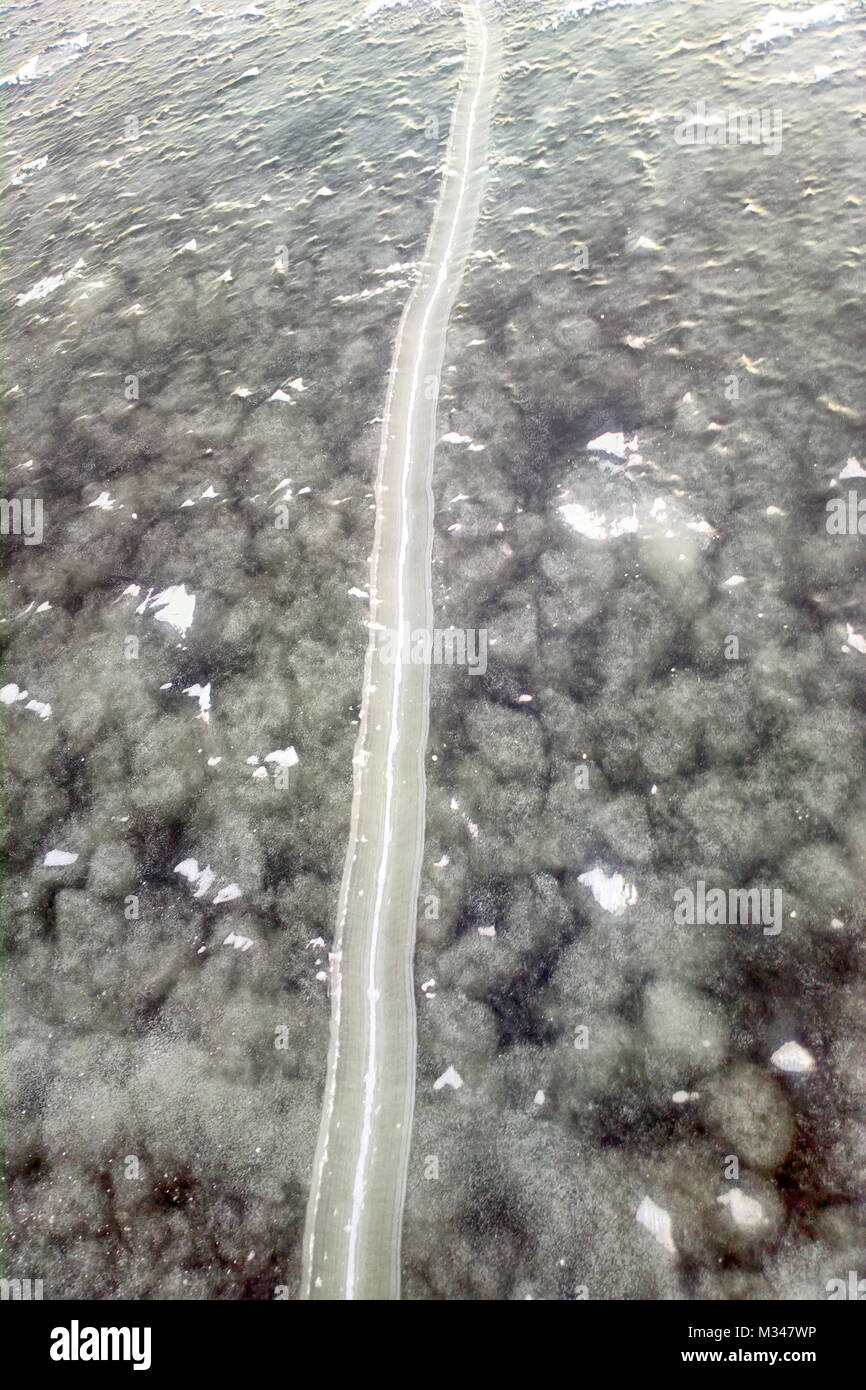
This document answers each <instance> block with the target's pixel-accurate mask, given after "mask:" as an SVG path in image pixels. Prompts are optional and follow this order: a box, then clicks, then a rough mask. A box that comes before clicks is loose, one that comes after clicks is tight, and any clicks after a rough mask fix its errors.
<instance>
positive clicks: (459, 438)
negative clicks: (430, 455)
mask: <svg viewBox="0 0 866 1390" xmlns="http://www.w3.org/2000/svg"><path fill="white" fill-rule="evenodd" d="M439 443H440V444H471V443H472V436H471V434H457V433H456V432H455V431H454V430H450V431H449V433H448V434H443V436H442V438H441V439H440V440H439Z"/></svg>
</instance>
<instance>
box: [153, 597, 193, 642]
mask: <svg viewBox="0 0 866 1390" xmlns="http://www.w3.org/2000/svg"><path fill="white" fill-rule="evenodd" d="M142 606H143V607H149V608H155V609H158V610H159V612H158V613H157V614H156V621H157V622H158V623H168V624H169V625H170V626H171V627H173V628H175V629H176V631H177V632H180V633H182V634H183V636H184V637H185V636H186V634H187V631H188V630H189V628H190V627H191V626H192V618H193V613H194V612H195V594H190V593H187V588H186V585H185V584H171V585H169V587H168V588H167V589H163V591H162V593H161V594H156V596H155V597H154V598H152V599H149V600H146V601H145V604H144V605H142Z"/></svg>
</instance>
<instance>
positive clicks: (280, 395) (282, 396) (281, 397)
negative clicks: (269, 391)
mask: <svg viewBox="0 0 866 1390" xmlns="http://www.w3.org/2000/svg"><path fill="white" fill-rule="evenodd" d="M268 400H269V401H287V402H288V404H289V405H294V404H295V402H294V401H293V400H292V398H291V396H287V395H286V393H285V391H284V390H283V388H282V387H281V386H278V387H277V389H276V391H275V392H274V394H273V395H272V396H268Z"/></svg>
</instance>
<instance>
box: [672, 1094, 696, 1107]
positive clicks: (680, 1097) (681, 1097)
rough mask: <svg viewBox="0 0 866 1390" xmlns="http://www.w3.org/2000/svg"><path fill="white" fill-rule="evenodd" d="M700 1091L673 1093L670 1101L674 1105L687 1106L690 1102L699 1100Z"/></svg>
mask: <svg viewBox="0 0 866 1390" xmlns="http://www.w3.org/2000/svg"><path fill="white" fill-rule="evenodd" d="M700 1098H701V1093H700V1091H674V1093H673V1095H672V1096H671V1100H672V1101H673V1103H674V1105H688V1103H689V1101H690V1100H700Z"/></svg>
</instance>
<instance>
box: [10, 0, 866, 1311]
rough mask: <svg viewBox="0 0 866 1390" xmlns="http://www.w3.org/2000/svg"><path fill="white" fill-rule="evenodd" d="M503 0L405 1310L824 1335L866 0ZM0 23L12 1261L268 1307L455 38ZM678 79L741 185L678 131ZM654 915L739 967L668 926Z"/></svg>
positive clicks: (311, 1107)
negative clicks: (759, 918) (544, 1307)
mask: <svg viewBox="0 0 866 1390" xmlns="http://www.w3.org/2000/svg"><path fill="white" fill-rule="evenodd" d="M497 8H498V12H499V20H500V24H501V27H502V31H503V40H504V49H505V51H504V56H503V75H502V80H501V84H500V91H499V93H498V97H497V106H496V111H495V114H494V124H493V129H492V133H491V140H490V177H489V181H488V185H487V192H486V195H485V202H484V205H483V209H482V216H481V220H480V222H479V227H478V231H477V234H476V237H475V249H474V252H473V255H472V257H471V259H470V262H469V268H468V271H467V274H466V276H465V278H464V282H463V285H462V288H461V291H460V294H459V296H458V301H457V304H456V306H455V309H454V312H453V315H452V319H451V323H450V327H449V337H448V345H447V351H446V359H445V366H444V370H443V373H442V387H441V395H440V402H439V416H438V426H437V431H436V439H437V441H438V442H437V448H436V459H435V476H434V482H433V489H434V504H435V514H434V531H435V535H434V545H433V555H432V565H433V612H434V621H435V623H436V625H437V627H439V628H447V627H448V626H449V625H451V624H453V625H454V626H455V627H459V628H461V629H464V628H465V629H479V628H484V629H485V630H486V631H487V633H488V642H489V645H488V665H487V672H486V674H485V675H484V676H483V677H469V676H468V675H467V674H466V673H465V672H464V671H455V670H448V669H435V670H434V671H433V675H432V681H431V690H432V708H431V723H430V738H429V743H428V758H427V765H426V779H427V836H426V844H425V850H424V857H423V864H422V874H421V893H420V899H419V913H418V919H417V936H418V941H417V954H416V968H415V975H414V981H415V1004H416V1008H417V1014H418V1054H419V1055H418V1070H417V1078H416V1082H417V1099H416V1108H415V1116H414V1129H413V1137H412V1144H411V1149H410V1154H409V1163H408V1175H407V1182H408V1187H407V1201H406V1215H405V1222H404V1230H403V1260H402V1281H401V1282H402V1289H403V1294H404V1296H406V1297H410V1298H436V1299H440V1298H469V1299H489V1298H524V1297H533V1298H575V1297H582V1296H584V1294H585V1295H586V1296H588V1297H590V1298H598V1299H608V1298H653V1297H661V1298H671V1299H675V1298H701V1299H717V1298H731V1297H743V1298H773V1299H780V1300H783V1299H791V1298H794V1299H799V1298H815V1297H817V1298H821V1297H824V1296H826V1295H825V1290H826V1286H827V1281H828V1280H830V1279H832V1278H842V1279H844V1278H846V1277H847V1272H848V1270H849V1269H857V1268H860V1270H861V1272H862V1268H863V1258H864V1256H863V1248H864V1222H863V1197H864V1190H863V1173H864V1171H866V1162H864V1159H866V1149H864V1121H866V1114H864V1111H866V1083H864V1071H863V1062H862V1055H863V1032H864V1026H866V1017H864V1015H866V1004H864V960H863V945H862V940H863V937H862V933H863V922H864V913H863V906H864V900H863V889H862V884H863V870H864V856H866V817H864V809H866V808H864V803H863V790H862V787H863V770H864V768H863V761H864V759H863V727H862V715H863V710H864V699H863V671H864V662H866V612H864V592H863V578H862V549H861V547H862V544H863V541H862V538H860V539H858V537H857V535H856V534H853V535H852V534H841V535H833V534H830V532H829V531H828V529H827V525H826V520H827V515H828V513H827V503H828V502H832V501H834V500H835V499H839V498H844V499H846V501H847V497H848V494H849V493H850V492H852V491H853V492H854V494H855V503H856V499H857V498H858V497H859V496H861V495H862V486H863V485H862V478H863V476H864V475H866V441H864V435H863V428H864V423H866V420H864V414H863V400H864V365H863V364H864V361H866V356H864V352H863V341H862V338H863V329H862V323H863V314H862V298H863V270H862V265H863V254H864V242H863V220H862V214H863V206H862V204H863V177H862V176H863V169H864V167H866V156H864V146H866V137H864V129H866V125H864V121H866V113H864V107H863V90H864V88H863V76H864V71H863V68H864V64H863V38H864V24H866V18H864V7H863V5H862V4H860V3H856V0H844V2H841V0H840V3H834V4H832V5H824V4H800V3H795V4H781V5H775V6H773V5H770V4H769V3H767V0H764V3H755V2H754V0H732V2H731V3H720V4H715V3H714V4H713V5H694V4H687V3H685V0H654V2H652V0H651V2H650V3H646V4H608V5H604V4H581V3H579V4H574V5H571V6H564V5H562V4H559V3H554V4H550V3H546V0H545V3H538V4H535V3H533V4H528V3H526V4H523V3H521V4H504V5H502V6H499V7H497ZM6 25H7V30H8V37H7V39H6V43H5V46H4V47H5V67H4V70H3V76H4V77H7V78H8V79H9V80H8V82H7V85H6V86H5V87H4V98H5V149H4V176H5V185H6V186H5V190H4V192H5V197H4V204H5V221H6V234H5V252H4V275H5V283H4V310H5V315H6V318H5V323H6V334H5V340H4V350H5V365H4V377H3V390H4V406H5V411H6V421H5V430H4V489H5V491H4V496H5V497H6V498H10V497H25V496H30V497H39V498H42V499H43V501H44V508H45V537H44V542H43V543H42V544H41V545H26V544H24V539H23V538H21V537H15V536H11V537H9V538H7V539H5V540H4V555H5V560H6V587H5V601H4V610H3V623H2V631H3V634H4V637H3V642H4V669H3V677H2V688H0V699H2V704H3V709H2V714H3V717H4V729H5V732H4V778H5V788H6V792H5V813H4V829H5V841H6V843H5V856H4V864H5V875H4V890H3V892H4V908H5V931H6V947H5V951H6V956H5V971H4V1014H5V1049H6V1078H5V1096H6V1099H5V1105H6V1111H7V1116H8V1121H7V1125H6V1130H7V1138H6V1150H7V1155H6V1157H7V1178H8V1183H9V1195H10V1230H9V1235H8V1239H7V1241H6V1249H5V1252H4V1274H8V1275H9V1276H18V1277H22V1278H23V1277H41V1278H42V1279H43V1280H44V1285H45V1296H46V1297H52V1298H65V1297H71V1296H88V1295H90V1296H95V1297H100V1298H108V1297H129V1298H138V1297H161V1298H202V1297H222V1298H241V1297H247V1298H272V1297H274V1296H278V1295H280V1294H281V1293H282V1292H287V1293H288V1294H289V1295H290V1296H292V1297H295V1296H297V1294H298V1292H299V1290H300V1287H301V1244H302V1230H303V1223H304V1216H305V1210H306V1206H307V1200H308V1196H309V1186H310V1178H311V1174H312V1173H313V1159H314V1147H315V1138H316V1133H317V1130H318V1126H319V1121H320V1116H321V1112H322V1102H323V1087H324V1082H325V1071H326V1055H327V1046H328V1020H329V1013H330V1007H331V1001H330V999H329V996H328V980H329V951H330V950H331V949H332V948H333V941H334V929H335V924H336V922H337V912H338V888H339V879H340V873H341V869H342V865H343V859H344V855H345V851H346V846H347V844H348V842H349V831H350V811H351V802H352V757H353V751H354V748H355V744H356V738H357V734H358V719H359V715H360V701H361V692H362V687H363V678H364V655H365V648H366V645H367V635H368V629H367V626H366V623H367V621H368V619H369V600H368V595H369V587H368V581H369V565H368V558H369V556H370V554H371V549H372V545H373V540H374V522H375V502H374V485H375V476H376V457H377V448H378V444H379V435H380V427H381V423H382V420H381V417H382V414H383V407H384V404H385V399H386V387H387V379H388V372H389V367H390V363H391V356H392V349H393V344H394V340H395V336H396V333H397V329H398V324H399V319H400V315H401V312H402V310H403V307H404V305H405V303H406V300H407V298H408V296H409V293H410V291H411V288H412V286H413V284H415V283H416V278H417V275H418V270H419V266H420V262H421V258H422V255H423V251H424V246H425V243H426V239H427V236H428V232H429V229H430V225H431V220H432V216H433V211H434V207H435V200H436V197H437V194H438V190H439V185H440V177H441V171H442V161H443V158H444V154H445V147H446V141H447V135H448V121H449V118H450V113H451V110H452V108H453V105H454V100H455V95H456V92H457V86H458V80H459V74H460V71H461V61H462V53H463V33H462V28H461V19H460V12H459V9H458V8H457V7H456V6H450V5H446V6H444V7H443V8H442V9H441V10H440V9H439V8H437V7H432V6H427V5H426V4H419V3H414V2H413V3H409V4H405V5H393V6H387V5H386V6H378V7H377V6H375V5H369V6H365V5H358V6H356V7H355V8H353V9H351V10H347V9H343V8H340V9H339V10H338V9H337V7H330V6H328V5H327V4H318V3H316V4H309V5H305V6H298V7H295V6H292V7H285V8H284V7H281V6H279V5H277V4H271V3H268V0H261V3H257V4H256V5H252V6H246V7H245V6H244V5H243V4H242V3H241V2H240V0H238V3H237V5H234V4H232V5H220V4H216V5H214V6H209V5H202V6H200V7H199V6H190V7H186V6H184V7H183V8H182V9H181V8H180V7H178V6H176V5H175V4H173V3H172V4H169V3H168V2H167V0H165V3H159V4H145V5H138V4H136V5H131V4H105V5H102V6H99V7H91V6H88V7H86V8H85V7H83V6H81V5H78V4H77V3H69V4H67V5H64V4H63V3H60V4H56V5H55V4H52V6H51V8H50V13H47V12H46V7H44V6H36V5H33V6H26V5H25V6H20V7H18V8H16V9H15V10H13V11H10V12H9V13H8V15H7V19H6ZM12 79H14V80H12ZM699 100H703V101H705V102H706V103H707V105H708V106H709V107H719V108H721V109H722V110H724V111H728V110H730V109H734V108H736V107H738V106H741V107H747V108H754V109H767V110H772V109H776V108H777V109H779V110H780V111H781V113H782V117H783V123H782V144H781V149H780V151H779V153H778V154H776V155H773V156H772V157H770V156H768V155H767V154H766V153H765V151H764V149H763V148H761V147H760V146H756V147H747V146H734V147H729V146H721V147H713V146H709V145H695V146H693V147H689V146H683V145H681V144H678V143H677V142H676V141H675V139H674V131H675V129H676V127H677V124H678V119H679V117H680V116H681V113H682V112H683V111H684V110H686V109H689V110H695V109H696V103H697V102H698V101H699ZM858 480H860V481H858ZM732 638H735V639H736V643H735V644H732V643H731V640H730V639H732ZM699 884H703V885H704V886H705V889H706V890H712V889H714V888H717V889H722V890H724V892H725V894H726V895H727V894H728V893H729V892H730V891H731V890H734V891H739V890H749V889H762V888H763V889H765V890H767V891H768V892H774V893H776V894H779V895H781V902H782V915H781V930H779V931H778V933H776V932H775V931H773V933H772V934H771V933H770V932H768V931H766V930H765V926H766V924H765V923H754V922H752V923H746V924H740V923H736V924H730V923H726V922H720V921H715V920H713V919H712V917H711V916H709V917H708V914H707V913H706V912H704V914H703V920H696V921H695V922H694V924H691V923H690V922H680V923H678V922H677V920H676V919H675V911H676V904H677V901H678V899H677V898H676V894H677V893H681V892H682V891H683V890H688V891H689V892H692V893H693V894H694V903H695V907H696V909H697V906H698V903H699V902H703V901H704V899H701V898H700V893H699V890H698V885H699ZM774 901H778V899H776V900H774ZM695 915H696V916H699V914H698V913H697V912H696V914H695ZM731 1159H734V1160H736V1162H735V1163H733V1164H732V1162H731ZM858 1262H859V1263H858Z"/></svg>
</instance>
